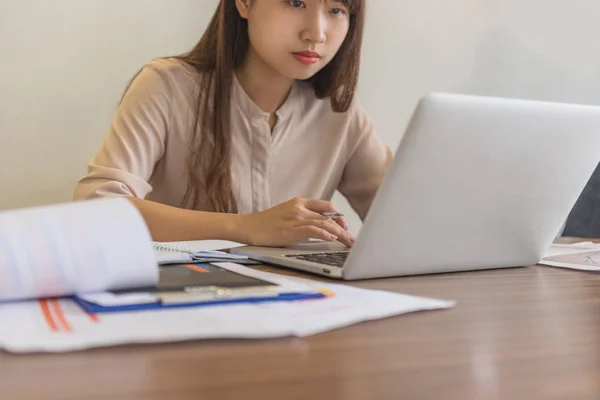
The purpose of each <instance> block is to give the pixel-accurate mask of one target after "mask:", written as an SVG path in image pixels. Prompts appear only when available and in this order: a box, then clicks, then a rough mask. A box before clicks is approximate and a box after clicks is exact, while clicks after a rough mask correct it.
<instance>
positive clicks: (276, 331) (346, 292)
mask: <svg viewBox="0 0 600 400" xmlns="http://www.w3.org/2000/svg"><path fill="white" fill-rule="evenodd" d="M219 265H220V266H221V267H226V268H231V269H232V270H235V271H239V270H240V269H241V268H242V269H243V268H244V267H241V266H236V265H232V264H229V263H223V264H219ZM255 276H257V277H259V278H260V279H266V280H273V281H277V282H288V283H289V284H290V285H292V284H299V285H306V284H309V285H310V286H311V287H313V288H315V289H318V290H321V291H324V292H326V293H329V294H330V297H328V298H326V299H319V300H304V301H296V302H267V303H248V304H233V305H226V306H216V307H198V308H180V309H170V310H149V311H141V312H123V313H111V314H102V315H88V314H86V313H85V312H83V310H82V309H81V308H80V307H79V306H78V305H77V304H76V303H74V302H73V301H72V300H70V299H61V300H49V302H50V304H49V303H46V302H45V301H41V302H37V301H36V302H31V301H30V302H23V303H15V304H3V305H0V321H2V324H0V348H2V349H5V350H7V351H11V352H15V353H20V352H34V351H47V352H62V351H72V350H80V349H87V348H92V347H102V346H113V345H118V344H126V343H155V342H176V341H183V340H190V339H211V338H247V339H252V338H271V337H283V336H298V337H303V336H308V335H314V334H317V333H321V332H325V331H328V330H332V329H336V328H341V327H344V326H348V325H352V324H355V323H358V322H361V321H368V320H373V319H379V318H386V317H391V316H393V315H399V314H404V313H409V312H414V311H422V310H434V309H442V308H450V307H452V306H453V305H454V302H451V301H442V300H435V299H429V298H423V297H415V296H409V295H404V294H398V293H391V292H384V291H375V290H366V289H358V288H353V287H350V286H345V285H340V284H330V283H321V282H316V281H312V280H304V279H297V278H289V277H283V276H280V275H276V274H270V273H266V272H258V271H255Z"/></svg>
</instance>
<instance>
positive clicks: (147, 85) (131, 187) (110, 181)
mask: <svg viewBox="0 0 600 400" xmlns="http://www.w3.org/2000/svg"><path fill="white" fill-rule="evenodd" d="M198 78H199V76H198V73H197V72H196V70H195V69H194V68H192V67H191V66H189V65H187V64H186V63H184V62H182V61H179V60H175V59H160V60H155V61H152V62H150V63H148V64H146V65H145V66H144V68H143V69H142V71H141V72H140V74H139V75H138V76H137V77H136V79H135V80H134V81H133V83H132V85H131V87H130V88H129V90H128V91H127V94H126V95H125V97H124V99H123V101H122V103H121V105H120V107H119V109H118V111H117V113H116V115H115V116H114V119H113V121H112V125H111V128H110V130H109V131H108V133H107V134H106V136H105V138H104V142H103V143H102V146H101V147H100V150H99V151H98V153H97V154H96V155H95V156H94V157H93V158H92V160H91V161H90V162H89V165H88V173H87V174H86V175H85V176H84V177H83V178H81V180H80V181H79V183H78V185H77V188H76V190H75V199H76V200H80V199H90V198H95V197H102V196H115V195H117V196H119V195H120V196H136V197H139V198H147V199H148V200H152V201H155V202H159V203H163V204H167V205H171V206H176V207H182V206H183V207H184V208H192V207H191V204H187V205H186V204H182V200H183V198H184V195H185V193H186V188H187V175H186V166H187V158H188V156H189V154H190V146H189V143H190V140H191V133H192V127H193V125H194V120H195V119H194V117H195V110H194V109H193V105H194V104H195V103H197V102H196V98H195V97H196V95H195V94H194V93H197V88H198V86H197V85H198V84H197V82H198ZM276 114H277V117H278V119H277V124H276V126H275V128H274V129H273V131H271V128H270V126H269V114H268V113H265V112H263V111H262V110H261V109H259V108H258V106H257V105H256V104H255V103H254V102H253V101H252V100H251V99H250V98H249V97H248V95H247V94H246V93H245V91H244V90H243V88H242V87H241V85H240V84H239V82H238V81H237V79H234V84H233V89H232V109H231V125H230V126H231V130H232V131H231V132H232V135H233V136H232V146H233V148H232V150H233V156H232V180H233V187H234V193H235V195H236V201H237V206H238V212H240V213H251V212H256V211H262V210H264V209H267V208H269V207H272V206H275V205H277V204H279V203H282V202H285V201H287V200H290V199H292V198H294V197H304V198H310V199H323V200H330V199H331V197H332V195H333V193H334V191H335V190H336V189H339V191H340V192H341V193H342V194H343V195H344V196H345V197H346V198H347V199H348V200H349V202H350V204H351V206H352V207H353V208H354V210H355V211H356V212H357V213H358V214H359V215H360V216H361V218H364V216H365V215H366V212H367V210H368V208H369V206H370V204H371V201H372V199H373V196H374V194H375V192H376V190H377V188H378V187H379V184H380V182H381V179H382V178H383V174H384V172H385V165H386V162H387V158H388V154H387V152H388V151H387V147H386V146H385V145H384V144H383V143H382V142H381V140H379V138H378V137H377V136H376V135H375V132H374V131H373V126H372V124H371V122H370V121H369V119H368V118H367V116H366V114H365V112H364V111H363V110H362V108H361V107H360V106H359V104H358V103H357V102H356V101H355V102H354V103H353V104H352V106H351V107H350V108H349V110H348V111H347V112H345V113H335V112H333V111H332V109H331V106H330V101H329V99H324V100H319V99H317V98H316V96H315V94H314V91H313V90H312V89H311V88H310V87H309V86H308V85H307V84H305V83H302V82H296V83H295V84H294V86H293V88H292V91H291V92H290V95H289V96H288V99H287V100H286V101H285V103H284V104H283V105H282V106H281V107H280V109H279V110H278V111H277V112H276ZM200 196H201V195H200ZM198 200H199V201H198V204H199V206H198V209H201V210H203V211H212V210H211V209H210V207H209V206H207V202H206V201H203V199H202V198H201V197H200V198H199V199H198Z"/></svg>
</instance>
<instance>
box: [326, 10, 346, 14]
mask: <svg viewBox="0 0 600 400" xmlns="http://www.w3.org/2000/svg"><path fill="white" fill-rule="evenodd" d="M329 13H331V15H344V14H346V11H345V10H342V9H341V8H334V9H332V10H331V11H329Z"/></svg>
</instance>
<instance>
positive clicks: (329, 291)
mask: <svg viewBox="0 0 600 400" xmlns="http://www.w3.org/2000/svg"><path fill="white" fill-rule="evenodd" d="M317 290H318V291H319V292H321V294H324V295H325V296H326V297H335V293H333V292H332V291H331V290H329V289H323V288H319V289H317Z"/></svg>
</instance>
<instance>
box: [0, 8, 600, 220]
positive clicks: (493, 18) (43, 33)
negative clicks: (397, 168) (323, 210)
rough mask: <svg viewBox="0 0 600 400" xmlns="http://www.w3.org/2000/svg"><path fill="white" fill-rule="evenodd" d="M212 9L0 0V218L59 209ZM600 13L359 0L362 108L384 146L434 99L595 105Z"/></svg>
mask: <svg viewBox="0 0 600 400" xmlns="http://www.w3.org/2000/svg"><path fill="white" fill-rule="evenodd" d="M217 3H218V1H217V0H152V1H149V0H85V1H81V0H55V1H52V2H50V1H47V0H0V72H1V74H0V187H1V188H2V189H0V209H2V208H14V207H21V206H28V205H34V204H44V203H52V202H59V201H68V200H69V199H70V198H71V193H72V190H73V187H74V185H75V183H76V181H77V179H78V178H79V176H81V175H82V174H83V173H84V172H85V165H86V163H87V160H88V159H89V158H90V157H91V156H92V155H93V153H94V152H95V151H96V149H97V148H98V146H99V144H100V141H101V140H102V137H103V135H104V133H105V131H106V129H107V127H108V124H109V120H110V117H111V115H112V113H113V112H114V110H115V108H116V106H117V104H118V100H119V97H120V95H121V93H122V91H123V89H124V87H125V85H126V83H127V81H128V80H129V78H130V77H131V76H132V75H133V73H135V71H136V70H137V68H139V67H140V66H141V65H142V64H143V63H144V62H146V61H148V60H150V59H152V58H154V57H158V56H163V55H170V54H176V53H179V52H183V51H185V50H186V49H188V48H189V47H190V46H192V45H193V44H194V43H195V42H196V41H197V39H198V38H199V37H200V35H201V33H202V31H203V28H204V26H205V25H206V23H207V21H208V18H209V17H210V15H211V14H212V12H213V10H214V7H215V5H216V4H217ZM598 15H600V3H599V2H597V1H595V0H569V1H567V0H444V1H439V0H419V1H415V0H393V1H392V0H369V15H368V25H367V31H366V37H365V50H364V58H363V74H362V81H361V87H360V92H361V97H362V102H363V104H364V105H365V107H366V108H367V110H368V111H369V113H370V115H371V117H372V118H373V120H374V122H375V124H376V126H377V128H378V131H379V134H380V135H381V137H382V138H383V139H384V141H385V142H386V143H388V144H389V145H390V146H392V148H395V146H396V145H397V144H398V141H399V140H400V137H401V133H402V131H403V129H404V127H405V126H406V123H407V122H408V119H409V117H410V114H411V112H412V110H413V107H414V106H415V104H416V101H417V99H418V98H419V97H420V96H421V95H423V94H424V93H426V92H428V91H432V90H438V91H455V92H463V93H476V94H493V95H503V96H515V97H525V98H534V99H544V100H555V101H569V102H580V103H590V104H600V48H599V47H598V46H597V44H596V42H597V38H598V37H600V25H598V24H597V23H596V20H597V16H598ZM336 201H337V202H339V203H340V204H341V206H342V208H344V209H345V210H347V205H346V204H345V202H344V201H343V200H342V199H339V198H336ZM351 226H352V228H353V230H356V229H357V228H358V226H359V224H358V222H357V220H356V219H355V218H354V217H351Z"/></svg>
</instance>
